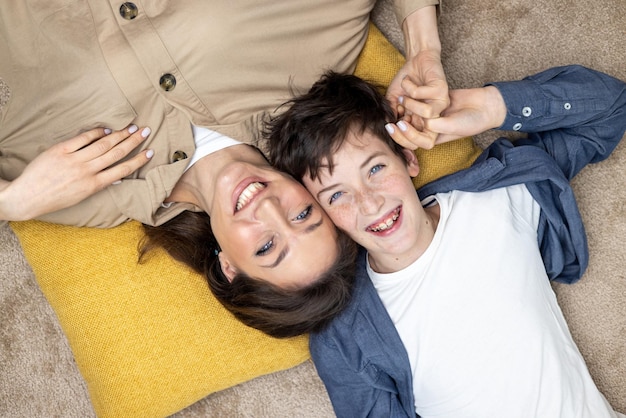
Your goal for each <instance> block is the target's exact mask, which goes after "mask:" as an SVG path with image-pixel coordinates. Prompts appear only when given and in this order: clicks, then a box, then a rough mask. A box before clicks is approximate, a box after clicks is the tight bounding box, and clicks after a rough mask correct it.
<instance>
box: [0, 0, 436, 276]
mask: <svg viewBox="0 0 626 418" xmlns="http://www.w3.org/2000/svg"><path fill="white" fill-rule="evenodd" d="M396 3H397V6H398V7H397V15H398V17H399V19H400V22H401V23H402V25H403V30H404V32H405V34H406V37H405V39H406V42H405V43H406V50H407V55H408V57H407V58H408V60H407V64H406V65H405V67H404V68H403V69H402V70H401V71H400V72H399V73H398V75H397V77H396V78H395V80H394V81H393V82H392V86H391V87H390V95H391V96H392V100H395V99H397V96H398V92H399V91H400V90H401V84H402V80H403V78H404V77H405V76H407V75H408V76H410V77H411V78H413V79H414V80H416V81H417V82H418V84H420V85H421V86H423V87H424V91H423V92H421V93H420V92H411V94H412V96H413V97H421V98H424V99H425V100H426V99H428V104H425V106H426V107H427V109H426V110H425V111H423V113H424V115H426V116H432V115H437V114H439V112H441V110H443V109H444V108H445V107H446V106H447V102H448V99H447V84H446V82H445V77H444V75H443V69H442V66H441V61H440V50H441V46H440V43H439V37H438V34H437V26H436V13H435V5H436V4H437V1H436V0H396ZM374 4H375V1H373V0H354V1H349V2H337V1H334V0H316V1H314V2H293V1H272V2H264V3H263V4H259V3H258V2H246V1H241V2H232V1H213V2H205V1H199V0H195V1H188V2H185V3H183V4H179V3H175V2H146V3H141V4H140V3H138V4H135V3H132V2H124V3H120V4H119V5H118V4H114V3H111V2H99V1H86V0H83V1H75V0H71V1H70V0H54V1H50V2H46V3H45V7H44V5H43V4H38V5H37V7H29V5H28V4H24V5H22V6H21V7H17V8H15V7H8V6H4V5H0V27H1V28H2V30H1V32H0V56H2V57H3V59H2V60H0V77H2V80H0V81H2V82H3V83H4V85H5V86H8V89H9V90H10V98H9V100H8V102H7V104H6V105H5V106H4V107H3V113H2V115H1V121H0V219H5V220H24V219H33V218H36V219H41V220H45V221H49V222H55V223H63V224H72V225H78V226H95V227H111V226H115V225H118V224H120V223H122V222H125V221H127V220H129V219H135V220H138V221H140V222H142V223H144V224H147V225H153V226H157V227H158V226H159V225H162V224H164V223H167V222H168V221H170V220H172V219H175V218H176V217H177V216H180V215H181V214H183V213H188V212H189V211H192V212H199V211H205V212H206V213H207V214H208V215H209V216H210V219H211V221H210V226H212V227H213V228H214V229H215V232H216V234H215V238H216V240H217V242H219V243H220V246H221V248H222V251H221V253H220V254H221V255H220V256H219V261H220V269H219V270H220V271H221V273H225V276H226V277H228V278H230V279H232V283H233V284H234V283H236V282H237V280H236V278H235V275H236V273H241V272H246V273H249V274H250V275H254V276H255V277H256V275H257V274H258V275H260V276H263V277H264V279H269V280H266V281H267V282H274V283H275V285H276V287H289V281H290V280H291V278H292V277H293V274H294V273H293V269H291V270H286V271H283V267H284V266H285V265H291V266H293V265H298V266H299V268H298V269H297V274H298V275H300V276H301V275H302V274H303V272H304V273H305V275H306V276H307V277H306V278H307V279H311V278H312V277H313V276H315V275H318V276H319V274H320V272H322V271H324V270H325V269H327V268H328V267H329V266H330V265H331V264H332V262H333V261H334V260H339V259H341V260H349V259H350V257H342V255H341V254H339V255H337V247H336V246H335V245H328V243H329V242H331V241H334V240H335V238H336V235H335V234H336V232H335V231H334V229H332V228H331V227H330V226H328V227H327V219H326V218H325V215H322V214H321V211H319V208H318V207H317V206H316V205H313V204H312V203H311V204H312V206H311V208H312V209H313V211H312V212H311V215H309V214H308V209H307V208H308V206H303V205H304V204H305V201H306V199H301V198H300V197H298V198H297V199H295V201H294V202H293V203H292V202H291V201H290V202H283V200H281V197H282V193H285V195H287V194H286V193H287V192H286V190H288V189H289V190H291V188H296V187H300V186H298V185H297V184H296V183H295V182H293V180H287V179H283V180H284V181H283V180H281V181H280V182H279V181H278V180H277V181H276V184H278V183H280V184H283V183H284V187H283V188H281V192H280V193H275V192H274V191H273V190H274V187H273V186H270V187H266V185H265V182H264V181H259V182H256V181H255V182H253V183H250V184H249V185H252V188H251V189H247V187H244V190H245V189H247V191H246V193H247V192H251V193H252V194H253V195H254V196H257V195H258V196H265V195H267V196H270V191H272V193H271V195H272V196H273V199H274V201H273V203H274V205H275V208H273V210H274V211H276V212H279V211H278V209H276V208H281V210H282V212H280V213H279V214H278V215H280V216H279V219H280V220H282V221H283V222H284V223H285V224H284V225H280V226H281V227H286V225H289V226H290V227H291V229H292V230H293V231H296V230H297V233H295V234H294V235H293V236H291V235H289V238H285V236H284V234H285V233H286V232H285V231H282V230H281V231H279V230H278V228H277V227H276V226H275V225H274V224H273V222H276V220H275V219H273V220H272V221H270V218H272V217H270V216H265V215H264V216H263V220H262V221H260V220H259V219H258V218H256V217H252V216H251V217H250V219H248V224H245V223H235V220H236V219H235V218H237V219H238V218H239V217H243V214H247V212H248V211H247V210H246V208H244V209H243V210H241V212H233V213H232V214H231V215H232V216H231V218H229V217H222V218H220V216H221V213H220V212H219V210H222V209H223V207H221V206H220V207H219V208H218V207H213V205H214V204H217V201H220V200H219V194H218V195H216V196H213V198H209V197H208V196H203V195H202V193H212V192H214V191H215V190H216V189H213V187H219V188H220V189H219V192H220V193H221V192H222V191H223V190H222V188H224V192H225V193H231V194H230V196H231V197H232V196H233V193H235V192H234V190H235V189H234V188H236V187H239V183H237V185H235V184H230V183H229V187H232V188H233V189H232V191H228V190H227V189H228V188H227V187H225V186H223V184H222V183H220V180H219V178H220V176H221V174H222V173H221V172H220V173H215V172H212V173H211V174H209V173H208V172H207V173H205V172H203V171H200V170H199V169H198V168H194V167H195V166H196V165H197V166H198V167H204V169H205V170H209V169H210V168H212V167H213V163H212V164H210V165H205V164H203V163H202V159H201V160H200V161H201V162H200V163H198V164H196V165H194V166H192V167H191V168H189V169H188V167H189V164H188V162H189V158H191V157H192V156H193V155H194V153H195V151H196V147H197V138H196V135H194V133H193V131H194V129H196V128H194V127H195V126H204V127H210V128H211V129H212V131H211V132H219V134H218V135H217V138H214V139H216V140H220V139H224V138H226V137H231V138H235V139H236V140H238V141H241V142H244V143H248V144H252V145H255V146H258V147H259V148H261V149H264V147H263V145H264V144H263V143H261V142H260V138H261V134H260V126H261V124H262V121H263V120H264V119H265V118H266V116H267V115H268V114H270V113H272V112H273V110H274V109H275V108H276V107H277V106H278V105H279V104H280V103H282V102H284V101H285V100H286V99H287V98H289V97H290V95H291V91H290V86H291V87H293V88H295V89H308V87H309V86H310V85H311V84H312V83H313V82H314V81H315V80H316V79H317V77H318V75H319V74H320V73H321V72H322V71H324V70H326V69H329V68H332V69H334V70H336V71H341V72H352V71H353V70H354V68H355V65H356V60H357V58H358V55H359V52H360V51H361V49H362V47H363V45H364V43H365V40H366V38H367V31H368V24H369V12H370V11H371V10H372V8H373V6H374ZM5 34H10V36H8V35H6V36H5ZM394 103H395V102H394ZM420 112H422V111H420ZM131 123H132V124H133V125H130V128H124V127H127V126H129V124H131ZM137 126H141V127H149V128H137ZM190 126H191V127H190ZM94 127H98V128H95V129H91V130H89V128H94ZM211 136H212V135H211ZM66 138H72V139H70V140H66ZM242 147H243V146H238V147H233V149H237V150H240V149H245V150H246V151H242V156H241V158H242V161H240V162H241V163H246V164H248V167H252V166H255V165H256V166H258V167H265V164H266V162H265V161H264V160H263V158H262V156H261V154H258V152H257V154H258V155H257V156H255V157H254V158H253V157H252V156H251V155H249V149H247V148H242ZM229 152H230V151H228V150H225V149H220V150H218V151H216V152H215V153H214V155H212V157H214V158H211V160H212V161H213V160H219V161H221V158H222V157H224V161H225V162H226V161H231V160H230V158H231V157H232V158H235V157H233V156H230V155H229ZM255 152H256V151H255ZM205 158H209V157H205ZM235 159H236V158H235ZM252 160H254V161H252ZM120 161H122V162H120ZM215 166H216V167H217V166H219V164H216V165H215ZM274 174H275V173H274ZM270 177H271V176H270ZM272 178H273V177H272ZM231 180H232V181H233V182H234V181H235V180H234V179H231ZM243 180H245V178H241V179H240V180H239V181H243ZM257 183H258V184H257ZM267 183H268V184H270V185H272V184H274V183H273V182H270V181H268V182H267ZM259 185H260V186H259ZM186 186H188V187H186ZM244 186H248V185H244ZM257 187H258V189H257ZM298 196H299V195H298ZM237 198H238V196H237V197H234V199H235V202H232V201H231V203H232V204H235V205H236V200H237ZM215 199H217V200H216V201H214V200H215ZM253 201H256V199H254V200H253ZM259 201H261V199H259ZM270 201H271V200H270V199H265V200H263V202H270ZM312 201H313V200H312V199H311V202H312ZM220 202H221V201H220ZM292 204H293V207H291V205H292ZM231 209H232V208H231ZM264 209H265V206H264ZM216 210H217V212H215V211H216ZM316 213H317V214H319V217H318V218H312V219H315V222H313V221H310V220H308V219H309V218H308V216H312V215H315V214H316ZM191 216H194V215H189V216H188V217H191ZM255 216H256V214H255ZM281 217H282V218H281ZM299 217H303V218H305V220H304V221H301V219H300V218H299ZM214 218H216V219H218V218H219V219H220V221H219V222H218V221H217V220H215V219H214ZM222 220H224V221H225V222H226V224H224V225H228V226H229V228H230V227H232V228H233V229H232V230H231V229H226V228H224V229H220V227H222V226H223V225H222V223H221V221H222ZM230 221H232V223H231V224H228V222H230ZM252 221H255V222H258V225H263V228H262V229H261V228H260V227H259V228H258V229H255V228H254V227H253V226H252ZM319 222H321V224H320V226H319V227H316V228H313V229H307V228H304V229H298V228H297V227H296V226H300V225H302V224H306V225H308V226H311V227H312V226H313V225H317V223H319ZM174 223H176V222H174ZM309 223H310V224H309ZM235 227H237V228H238V229H237V230H238V231H244V232H245V234H244V233H242V235H241V236H240V237H239V239H238V238H237V237H231V236H230V234H231V233H232V231H234V230H235V229H234V228H235ZM248 228H250V232H247V229H248ZM268 231H269V232H268ZM246 234H249V235H246ZM170 240H174V238H173V235H172V234H164V236H163V239H161V240H160V241H158V242H159V243H160V245H163V246H164V247H166V248H174V247H175V246H176V245H175V244H174V243H173V241H170ZM231 240H232V243H238V244H239V246H234V245H230V242H231ZM309 241H311V242H317V243H318V246H317V247H316V248H315V249H314V252H312V250H311V247H312V246H311V245H310V244H309V245H303V244H304V243H307V242H309ZM154 242H157V241H156V240H155V241H154ZM287 243H288V244H289V245H287ZM244 244H245V246H244ZM251 244H254V247H253V248H248V247H247V246H248V245H251ZM265 247H267V249H268V250H270V251H269V252H268V255H267V256H260V255H257V253H259V252H261V253H263V252H264V251H265V250H264V248H265ZM301 247H302V249H301ZM235 248H237V249H239V248H246V251H248V252H246V253H242V254H243V258H244V260H242V259H240V258H237V257H236V256H237V255H238V253H236V252H234V249H235ZM273 248H276V249H278V251H276V250H274V251H271V250H272V249H273ZM331 250H332V251H331ZM312 254H314V255H315V257H312ZM204 257H208V256H204ZM279 257H280V258H281V260H282V262H280V263H277V261H278V258H279ZM307 257H308V259H307V260H304V259H306V258H307ZM260 259H263V260H265V259H271V260H272V261H271V262H270V263H269V264H270V265H274V264H276V266H275V267H274V268H273V271H272V275H266V274H265V273H267V271H268V269H264V268H263V263H261V262H259V260H260ZM184 260H185V261H186V262H188V263H190V264H191V265H192V266H194V268H196V269H198V265H195V264H193V263H191V262H190V261H188V260H186V259H184ZM291 260H294V261H293V262H291ZM296 260H297V261H296ZM244 261H245V262H244ZM248 268H249V269H250V272H248V271H247V269H248ZM202 269H203V270H204V267H203V268H202ZM253 273H254V274H253ZM277 278H280V280H278V279H277ZM277 280H278V281H277Z"/></svg>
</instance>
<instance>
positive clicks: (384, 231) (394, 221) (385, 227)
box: [365, 205, 402, 235]
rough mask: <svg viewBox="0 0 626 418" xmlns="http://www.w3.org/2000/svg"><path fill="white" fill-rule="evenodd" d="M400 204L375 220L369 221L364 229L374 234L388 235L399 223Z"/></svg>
mask: <svg viewBox="0 0 626 418" xmlns="http://www.w3.org/2000/svg"><path fill="white" fill-rule="evenodd" d="M401 215H402V205H400V206H398V207H397V208H395V209H393V210H391V211H389V212H387V214H385V215H384V216H381V217H380V218H379V219H378V220H377V221H376V222H373V223H371V224H370V225H369V226H368V227H367V228H365V230H366V231H367V232H369V233H373V234H376V235H389V234H391V233H393V232H394V231H395V230H397V229H398V227H399V225H400V223H401V219H400V217H401Z"/></svg>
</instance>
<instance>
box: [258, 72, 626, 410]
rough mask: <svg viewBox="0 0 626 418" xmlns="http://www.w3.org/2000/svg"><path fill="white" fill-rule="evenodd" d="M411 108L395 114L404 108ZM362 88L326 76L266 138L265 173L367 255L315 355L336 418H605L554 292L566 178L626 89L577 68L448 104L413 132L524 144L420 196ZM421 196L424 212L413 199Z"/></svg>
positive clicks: (563, 264) (617, 111) (605, 134)
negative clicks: (490, 134)
mask: <svg viewBox="0 0 626 418" xmlns="http://www.w3.org/2000/svg"><path fill="white" fill-rule="evenodd" d="M408 105H409V103H407V106H408ZM393 120H394V114H393V111H392V110H391V109H390V107H389V106H388V104H386V103H385V102H384V99H383V98H382V97H381V95H380V94H379V93H378V92H377V91H376V89H375V88H374V87H373V86H370V85H368V84H367V83H365V82H363V81H361V80H359V79H357V78H355V77H353V76H342V75H338V74H332V73H330V74H327V75H326V76H324V77H323V78H322V79H321V80H320V81H319V82H318V83H317V84H316V85H314V86H313V87H312V89H311V90H310V91H309V93H308V94H306V95H304V96H301V97H299V98H296V99H294V100H293V101H292V102H291V106H290V108H289V109H288V110H287V111H286V112H285V113H284V114H283V115H282V116H280V117H279V118H278V119H276V120H274V121H273V122H272V124H271V126H270V137H271V141H272V145H271V146H270V149H272V150H273V153H272V154H271V160H272V162H273V163H274V164H275V165H276V166H277V167H278V168H279V169H281V170H285V171H287V172H289V173H291V174H292V175H294V177H296V178H297V179H300V180H301V181H303V183H304V184H305V185H306V186H307V188H308V189H309V191H311V193H312V194H313V195H314V196H315V197H316V199H317V200H318V201H319V202H320V204H321V205H322V207H323V208H324V209H325V210H326V211H327V212H328V214H329V215H330V217H331V219H332V220H333V222H335V223H336V224H337V226H339V227H340V228H341V229H343V230H344V231H345V232H346V233H347V234H349V235H350V236H351V237H352V238H353V239H354V240H355V241H356V242H357V243H358V244H360V245H361V246H362V247H363V249H364V250H363V251H361V254H360V256H359V261H358V263H359V264H358V270H357V278H356V283H355V289H354V292H353V297H352V301H351V303H350V305H349V306H348V307H347V308H346V309H345V310H344V311H343V312H342V313H341V314H340V315H339V316H338V317H337V318H336V319H335V320H334V321H333V322H332V323H331V325H330V326H329V327H328V328H326V329H325V330H323V331H322V332H319V333H316V334H313V335H311V340H310V348H311V354H312V357H313V360H314V361H315V364H316V367H317V369H318V372H319V374H320V376H321V378H322V380H323V381H324V383H325V385H326V387H327V389H328V392H329V395H330V398H331V400H332V403H333V407H334V408H335V412H336V413H337V415H338V416H339V417H344V416H373V417H381V416H393V417H395V416H398V417H400V416H408V417H411V416H415V414H416V413H417V414H419V415H420V416H422V417H428V416H437V417H593V418H598V417H615V416H622V415H620V414H618V413H616V412H614V411H613V410H612V409H611V407H610V406H609V405H608V403H607V402H606V400H605V399H604V397H603V396H602V394H600V393H599V391H598V389H597V388H596V386H595V384H594V382H593V381H592V379H591V376H590V375H589V373H588V371H587V367H586V365H585V362H584V360H583V358H582V356H581V355H580V353H579V351H578V349H577V347H576V345H575V343H574V341H573V340H572V337H571V335H570V333H569V330H568V328H567V324H566V323H565V320H564V318H563V315H562V313H561V310H560V308H559V306H558V304H557V301H556V298H555V295H554V293H553V292H552V289H551V286H550V284H549V280H546V279H550V280H557V281H561V282H566V283H571V282H574V281H576V280H578V279H579V278H580V276H581V275H582V273H583V272H584V270H585V268H586V265H587V260H588V254H587V246H586V237H585V232H584V228H583V224H582V220H581V218H580V215H579V213H578V209H577V207H576V202H575V199H574V196H573V193H572V190H571V188H570V187H569V180H570V179H571V178H572V177H573V176H574V175H575V174H576V173H578V171H580V169H582V168H583V167H584V166H585V165H586V164H588V163H590V162H597V161H600V160H602V159H604V158H606V157H607V156H608V155H609V154H610V153H611V151H612V150H613V149H614V147H615V146H616V145H617V143H618V142H619V141H620V139H621V138H622V136H623V135H624V130H625V129H626V87H625V84H624V83H623V82H621V81H619V80H616V79H614V78H612V77H610V76H607V75H605V74H602V73H598V72H595V71H592V70H589V69H586V68H583V67H578V66H570V67H561V68H554V69H550V70H547V71H545V72H542V73H540V74H537V75H535V76H532V77H529V78H527V79H525V80H522V81H518V82H503V83H494V84H491V85H488V86H486V87H483V88H481V89H470V90H461V91H452V92H451V105H450V107H449V108H448V109H447V110H446V112H445V113H444V117H442V118H440V119H435V120H432V121H425V124H426V127H427V128H429V129H431V130H434V131H438V132H442V131H449V132H453V133H455V134H457V133H458V134H459V135H441V138H442V139H443V140H451V139H452V138H453V137H454V136H456V137H458V136H462V135H468V134H476V133H479V132H482V131H484V130H486V129H490V128H497V127H500V129H512V130H516V131H517V130H520V131H524V132H528V133H529V135H528V138H527V139H523V140H518V141H517V142H516V143H515V145H513V144H511V143H510V142H508V141H507V140H505V139H500V140H498V141H496V142H495V143H494V144H492V145H491V146H490V147H489V148H488V149H487V150H486V151H485V152H484V153H483V154H482V155H481V157H479V159H478V160H477V162H476V163H475V164H474V165H473V166H472V167H471V168H469V169H467V170H464V171H462V172H459V173H456V174H453V175H451V176H447V177H444V178H443V179H440V180H437V181H435V182H433V183H431V184H429V185H426V186H425V187H423V188H421V189H420V190H419V191H418V194H419V197H418V195H417V194H416V193H415V190H414V189H413V187H412V182H411V176H415V175H417V173H418V172H419V165H418V163H417V161H416V159H415V156H414V154H413V153H412V152H410V151H408V150H404V149H402V148H400V147H399V146H398V145H396V144H395V143H394V142H393V141H392V139H391V137H390V135H388V133H389V134H391V135H392V136H393V138H394V139H396V140H398V141H399V140H402V139H406V137H409V136H411V135H412V134H415V131H413V130H412V129H411V128H410V127H409V126H407V124H406V123H404V125H403V124H402V122H399V123H397V124H390V122H391V121H393ZM420 198H421V201H420Z"/></svg>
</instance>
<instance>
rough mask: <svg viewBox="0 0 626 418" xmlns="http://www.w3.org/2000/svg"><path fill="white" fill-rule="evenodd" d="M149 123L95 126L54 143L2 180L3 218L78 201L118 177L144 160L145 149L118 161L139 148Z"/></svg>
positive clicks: (32, 214)
mask: <svg viewBox="0 0 626 418" xmlns="http://www.w3.org/2000/svg"><path fill="white" fill-rule="evenodd" d="M149 134H150V129H148V128H145V129H143V130H138V129H137V127H136V126H134V125H132V126H131V127H130V128H128V129H125V130H122V131H117V132H113V133H111V131H110V130H108V129H102V128H97V129H92V130H90V131H87V132H84V133H82V134H80V135H78V136H76V137H74V138H71V139H69V140H67V141H63V142H60V143H58V144H55V145H53V146H52V147H50V148H49V149H48V150H46V151H44V152H43V153H41V154H40V155H39V156H37V158H35V159H34V160H33V161H32V162H31V163H30V164H28V166H27V167H26V169H25V170H24V172H23V173H22V174H21V175H20V176H19V177H18V178H16V179H15V180H13V181H12V182H7V181H2V182H0V219H3V220H14V221H19V220H27V219H33V218H36V217H38V216H41V215H43V214H46V213H50V212H54V211H57V210H60V209H64V208H67V207H70V206H72V205H75V204H77V203H79V202H80V201H82V200H84V199H86V198H87V197H89V196H91V195H92V194H94V193H96V192H98V191H100V190H102V189H104V188H105V187H107V186H109V185H111V184H113V183H117V182H118V181H120V180H121V179H122V178H124V177H126V176H128V175H130V174H131V173H133V172H134V171H136V170H137V169H139V168H140V167H141V166H143V165H144V164H146V163H147V162H148V161H149V160H150V158H151V157H152V155H153V151H151V150H145V151H142V152H140V153H139V154H137V155H135V156H133V157H132V158H130V159H128V160H126V161H124V162H119V161H120V160H122V159H123V158H124V157H126V156H127V155H128V154H129V153H130V152H131V151H132V150H134V149H135V148H137V146H139V145H140V144H141V143H142V142H143V141H144V140H145V139H146V137H147V136H148V135H149Z"/></svg>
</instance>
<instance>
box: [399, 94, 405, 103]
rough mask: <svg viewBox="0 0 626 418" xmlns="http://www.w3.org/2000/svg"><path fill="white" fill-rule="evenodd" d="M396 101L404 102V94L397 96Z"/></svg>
mask: <svg viewBox="0 0 626 418" xmlns="http://www.w3.org/2000/svg"><path fill="white" fill-rule="evenodd" d="M398 103H400V104H404V96H398Z"/></svg>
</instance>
